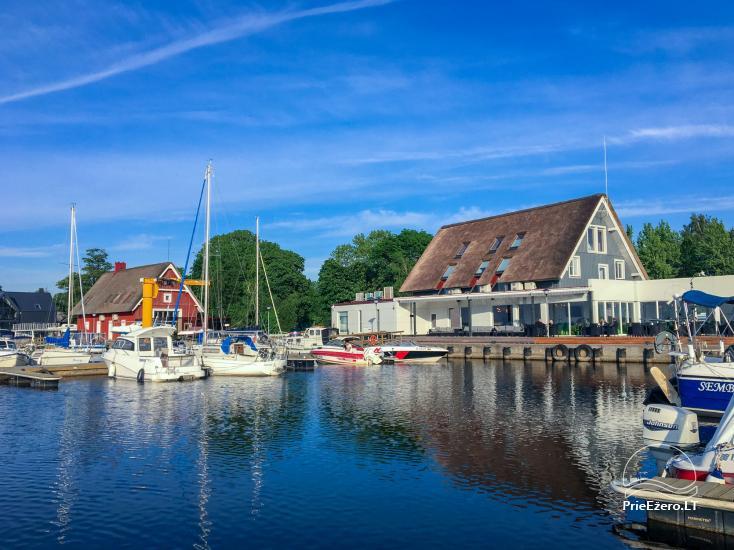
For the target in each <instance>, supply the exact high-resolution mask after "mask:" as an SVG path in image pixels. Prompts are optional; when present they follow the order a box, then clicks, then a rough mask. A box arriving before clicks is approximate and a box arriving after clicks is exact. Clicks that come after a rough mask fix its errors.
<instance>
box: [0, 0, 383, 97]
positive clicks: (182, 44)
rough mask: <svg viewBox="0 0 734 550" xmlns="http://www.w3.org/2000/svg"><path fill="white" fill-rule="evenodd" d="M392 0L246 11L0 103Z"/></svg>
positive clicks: (19, 93) (78, 85) (79, 84)
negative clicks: (323, 16) (306, 20)
mask: <svg viewBox="0 0 734 550" xmlns="http://www.w3.org/2000/svg"><path fill="white" fill-rule="evenodd" d="M393 1H394V0H355V1H354V2H340V3H338V4H330V5H328V6H321V7H318V8H309V9H303V10H294V11H284V12H279V13H271V14H261V15H253V14H248V15H245V16H242V17H240V18H238V19H236V20H235V21H234V22H230V23H227V24H223V25H220V26H218V27H215V28H212V29H210V30H208V31H206V32H203V33H200V34H198V35H196V36H194V37H192V38H187V39H183V40H177V41H175V42H171V43H170V44H166V45H165V46H161V47H159V48H155V49H152V50H150V51H147V52H142V53H138V54H135V55H132V56H130V57H128V58H127V59H123V60H121V61H118V62H116V63H113V64H112V65H110V66H108V67H107V68H105V69H102V70H99V71H95V72H93V73H88V74H83V75H79V76H75V77H72V78H68V79H65V80H61V81H58V82H52V83H50V84H44V85H43V86H38V87H36V88H31V89H30V90H25V91H23V92H17V93H15V94H11V95H6V96H0V105H3V104H6V103H14V102H16V101H22V100H24V99H29V98H31V97H37V96H42V95H47V94H52V93H54V92H60V91H63V90H71V89H73V88H80V87H82V86H86V85H88V84H92V83H94V82H99V81H100V80H105V79H107V78H110V77H113V76H115V75H118V74H121V73H126V72H130V71H135V70H137V69H140V68H142V67H148V66H150V65H155V64H156V63H160V62H161V61H165V60H166V59H169V58H171V57H174V56H177V55H181V54H183V53H186V52H188V51H191V50H195V49H197V48H203V47H205V46H211V45H212V44H221V43H222V42H229V41H231V40H235V39H237V38H241V37H243V36H248V35H252V34H256V33H258V32H262V31H264V30H266V29H270V28H272V27H275V26H278V25H282V24H283V23H288V22H290V21H295V20H298V19H305V18H307V17H316V16H319V15H329V14H333V13H344V12H349V11H356V10H361V9H364V8H371V7H376V6H382V5H385V4H390V3H392V2H393Z"/></svg>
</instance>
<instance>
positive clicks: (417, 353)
mask: <svg viewBox="0 0 734 550" xmlns="http://www.w3.org/2000/svg"><path fill="white" fill-rule="evenodd" d="M379 349H380V350H381V351H382V359H383V361H392V362H394V363H437V362H438V361H440V360H441V359H443V358H444V357H446V356H447V355H448V353H449V350H447V349H446V348H441V347H437V346H420V345H418V344H416V343H415V342H395V343H390V342H388V343H387V344H384V345H382V346H380V348H379Z"/></svg>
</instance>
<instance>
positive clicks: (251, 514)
mask: <svg viewBox="0 0 734 550" xmlns="http://www.w3.org/2000/svg"><path fill="white" fill-rule="evenodd" d="M651 384H652V381H651V380H648V378H647V376H646V374H645V372H644V370H643V368H642V367H641V366H635V365H628V366H627V367H626V369H618V368H617V367H615V366H609V367H607V366H604V367H597V368H594V367H591V366H575V367H569V366H560V365H556V366H550V365H548V366H546V365H545V364H538V363H533V364H523V363H487V364H484V363H482V362H471V363H463V362H461V363H457V362H451V363H449V364H448V365H447V364H437V365H420V366H408V365H383V366H380V367H374V368H353V367H344V368H324V369H317V370H316V371H315V372H309V373H300V372H299V373H288V375H286V376H285V377H280V378H278V377H269V378H250V379H239V378H209V379H206V380H201V381H197V382H194V383H190V384H173V385H168V384H166V385H158V384H145V385H137V384H120V383H115V382H114V381H112V380H109V379H106V378H98V379H87V380H79V381H68V382H65V383H64V384H62V385H61V386H60V389H59V391H58V392H55V393H54V394H50V395H49V394H45V393H43V394H42V393H40V392H29V391H23V390H22V389H17V388H10V387H0V415H2V417H3V419H4V425H5V426H11V427H12V429H3V430H0V463H2V464H4V465H5V468H6V473H7V475H6V476H5V477H4V490H3V491H2V492H0V507H2V509H3V510H4V514H3V517H4V521H6V522H8V523H7V525H16V526H18V527H19V528H14V529H12V530H7V532H6V539H5V540H4V545H6V546H9V547H10V546H24V547H48V546H54V545H56V544H58V543H59V542H63V543H65V544H69V545H71V546H73V547H77V546H90V547H96V546H113V545H114V546H117V547H121V548H124V547H132V546H135V547H141V546H143V547H146V546H147V547H161V546H166V547H172V546H173V547H185V546H188V547H191V546H195V547H199V548H206V547H209V546H211V547H213V548H217V547H222V546H234V545H237V544H240V545H247V546H248V547H255V548H257V547H293V546H298V547H301V548H303V547H306V548H310V547H311V548H317V547H324V546H338V545H346V544H348V545H349V546H351V547H357V548H367V547H370V548H373V547H375V546H379V547H398V546H399V547H401V548H405V547H418V546H421V547H425V546H430V547H435V546H447V545H455V544H456V543H457V541H460V543H461V544H462V545H463V546H467V547H480V546H481V547H486V546H487V544H488V541H491V544H492V545H501V544H507V545H525V546H527V545H534V544H535V543H537V541H542V540H549V538H552V540H553V541H554V543H555V544H557V545H574V546H589V545H591V544H593V545H594V546H595V547H620V546H621V545H622V544H623V543H622V540H621V539H620V538H619V537H616V536H615V535H614V534H613V533H612V529H611V527H612V525H613V524H614V523H615V521H616V520H617V519H618V518H619V512H618V511H619V510H621V509H622V505H621V499H620V498H619V497H617V495H616V494H614V493H611V491H609V490H608V489H607V487H608V483H609V481H610V480H611V479H612V478H613V477H614V476H615V475H618V474H619V472H620V471H621V469H622V467H623V466H624V463H625V462H626V460H627V458H628V457H629V456H630V455H632V454H633V453H634V452H635V451H636V450H637V449H638V448H639V447H640V446H641V444H642V440H641V431H642V429H641V424H640V422H639V417H640V411H641V410H642V401H643V399H644V395H645V391H646V389H647V388H648V387H649V386H650V385H651ZM41 404H42V406H41ZM34 415H35V416H34ZM30 418H33V422H31V421H30V420H29V419H30ZM33 427H35V429H32V428H33ZM24 471H25V472H28V471H31V472H33V482H32V483H31V484H30V485H31V486H29V478H28V477H27V476H24V475H23V474H22V472H24Z"/></svg>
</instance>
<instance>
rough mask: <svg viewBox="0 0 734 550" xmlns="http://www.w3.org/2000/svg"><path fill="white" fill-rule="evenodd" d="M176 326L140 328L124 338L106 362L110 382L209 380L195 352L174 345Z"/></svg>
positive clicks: (108, 353) (110, 352) (111, 350)
mask: <svg viewBox="0 0 734 550" xmlns="http://www.w3.org/2000/svg"><path fill="white" fill-rule="evenodd" d="M175 331H176V329H175V328H174V327H172V326H156V327H147V328H140V329H138V330H135V331H132V332H129V333H128V334H125V335H122V336H120V337H119V338H118V339H117V340H115V343H114V344H113V345H112V347H111V348H110V349H109V350H107V351H106V352H105V353H104V354H103V355H102V358H103V359H104V362H105V364H106V365H107V374H108V376H109V377H110V378H127V379H131V380H137V381H138V382H148V381H150V382H173V381H184V380H194V379H197V378H205V377H206V376H207V374H208V373H207V371H206V370H205V369H204V368H202V365H201V360H200V359H199V357H197V356H196V355H195V354H194V353H193V352H192V351H189V350H186V349H184V350H181V349H180V348H177V347H174V345H173V339H172V337H173V334H174V332H175Z"/></svg>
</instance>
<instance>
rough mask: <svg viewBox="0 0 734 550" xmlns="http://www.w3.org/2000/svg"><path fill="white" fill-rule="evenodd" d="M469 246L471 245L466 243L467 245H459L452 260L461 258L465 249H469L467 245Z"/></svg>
mask: <svg viewBox="0 0 734 550" xmlns="http://www.w3.org/2000/svg"><path fill="white" fill-rule="evenodd" d="M470 244H471V243H468V242H467V243H461V246H460V247H459V249H458V250H457V251H456V255H455V256H454V258H461V257H462V256H463V255H464V252H466V249H467V248H469V245H470Z"/></svg>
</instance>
